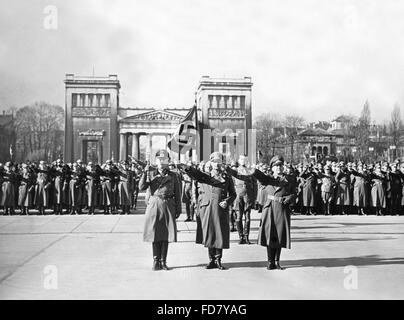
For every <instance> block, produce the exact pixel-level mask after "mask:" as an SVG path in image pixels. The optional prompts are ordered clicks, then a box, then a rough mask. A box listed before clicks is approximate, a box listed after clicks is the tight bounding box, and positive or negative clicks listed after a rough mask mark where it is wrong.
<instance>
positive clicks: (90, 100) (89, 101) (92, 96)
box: [88, 93, 94, 107]
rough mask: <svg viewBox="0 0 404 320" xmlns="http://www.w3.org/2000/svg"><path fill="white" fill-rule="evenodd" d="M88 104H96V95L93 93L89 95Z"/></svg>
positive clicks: (90, 105) (91, 105)
mask: <svg viewBox="0 0 404 320" xmlns="http://www.w3.org/2000/svg"><path fill="white" fill-rule="evenodd" d="M88 106H89V107H93V106H94V95H93V94H91V93H90V94H89V95H88Z"/></svg>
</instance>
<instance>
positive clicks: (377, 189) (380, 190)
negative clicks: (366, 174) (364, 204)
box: [370, 174, 386, 208]
mask: <svg viewBox="0 0 404 320" xmlns="http://www.w3.org/2000/svg"><path fill="white" fill-rule="evenodd" d="M370 178H371V179H372V189H371V192H370V199H371V205H372V207H375V208H386V188H385V185H384V184H385V182H386V178H385V176H384V175H377V174H371V175H370Z"/></svg>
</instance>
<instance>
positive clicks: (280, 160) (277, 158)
mask: <svg viewBox="0 0 404 320" xmlns="http://www.w3.org/2000/svg"><path fill="white" fill-rule="evenodd" d="M283 162H284V160H283V157H282V156H279V155H276V156H273V157H272V159H271V161H270V162H269V167H270V168H272V167H273V166H277V165H281V164H283Z"/></svg>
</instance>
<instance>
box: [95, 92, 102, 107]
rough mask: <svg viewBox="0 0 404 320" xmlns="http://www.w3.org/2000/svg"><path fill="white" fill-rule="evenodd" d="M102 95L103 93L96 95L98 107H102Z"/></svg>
mask: <svg viewBox="0 0 404 320" xmlns="http://www.w3.org/2000/svg"><path fill="white" fill-rule="evenodd" d="M101 97H102V95H101V94H97V95H96V99H97V103H96V106H97V107H101Z"/></svg>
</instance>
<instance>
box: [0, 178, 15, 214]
mask: <svg viewBox="0 0 404 320" xmlns="http://www.w3.org/2000/svg"><path fill="white" fill-rule="evenodd" d="M2 181H3V182H2V184H1V189H2V190H1V191H2V192H1V198H0V200H1V201H0V205H1V206H4V207H14V206H15V181H16V175H15V174H14V172H3V178H2Z"/></svg>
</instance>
